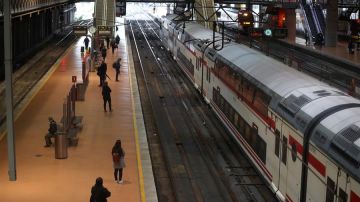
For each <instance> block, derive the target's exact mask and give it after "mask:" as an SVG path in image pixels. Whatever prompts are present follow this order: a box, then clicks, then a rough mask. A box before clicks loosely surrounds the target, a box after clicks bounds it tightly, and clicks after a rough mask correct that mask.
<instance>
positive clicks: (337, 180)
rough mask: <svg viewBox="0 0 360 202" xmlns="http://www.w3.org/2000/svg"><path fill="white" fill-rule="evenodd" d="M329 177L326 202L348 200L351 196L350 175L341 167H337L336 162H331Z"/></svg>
mask: <svg viewBox="0 0 360 202" xmlns="http://www.w3.org/2000/svg"><path fill="white" fill-rule="evenodd" d="M327 174H328V176H327V178H326V182H325V183H326V185H325V187H326V191H325V192H324V194H322V195H323V196H325V197H324V198H325V201H326V202H330V201H331V202H333V201H336V202H347V201H348V200H349V196H350V189H351V186H350V176H349V175H348V174H347V173H346V172H345V171H344V170H342V169H341V168H340V167H336V166H335V165H334V164H332V163H329V164H328V165H327Z"/></svg>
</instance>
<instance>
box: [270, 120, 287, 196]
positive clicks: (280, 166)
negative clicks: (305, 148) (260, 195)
mask: <svg viewBox="0 0 360 202" xmlns="http://www.w3.org/2000/svg"><path fill="white" fill-rule="evenodd" d="M286 128H287V127H286V125H285V124H284V123H283V121H282V120H281V119H278V118H277V117H275V132H274V134H275V145H274V150H275V151H274V152H275V154H274V155H272V156H273V159H274V160H273V161H272V163H273V165H272V167H273V169H272V171H273V173H272V174H273V184H272V186H273V188H274V189H275V191H276V192H277V195H278V196H279V197H281V198H284V196H285V193H286V177H287V167H286V163H287V142H288V138H287V137H286V136H285V135H284V134H286V131H287V129H286Z"/></svg>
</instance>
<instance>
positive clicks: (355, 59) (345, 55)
mask: <svg viewBox="0 0 360 202" xmlns="http://www.w3.org/2000/svg"><path fill="white" fill-rule="evenodd" d="M282 41H285V42H286V43H289V44H292V45H294V44H297V45H300V46H302V47H303V48H305V49H308V50H313V51H314V52H315V53H320V54H324V55H326V56H328V57H333V58H334V59H336V60H342V61H347V62H349V63H353V64H354V65H360V50H357V46H356V44H355V49H354V53H353V54H351V53H349V50H348V44H347V43H346V42H341V41H339V42H338V43H337V45H336V47H326V46H321V47H319V46H314V45H313V44H311V45H306V43H305V39H303V38H299V37H296V40H295V42H289V41H288V40H282Z"/></svg>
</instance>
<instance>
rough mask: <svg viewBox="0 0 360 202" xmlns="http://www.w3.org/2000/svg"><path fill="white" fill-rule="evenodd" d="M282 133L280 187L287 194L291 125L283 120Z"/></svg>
mask: <svg viewBox="0 0 360 202" xmlns="http://www.w3.org/2000/svg"><path fill="white" fill-rule="evenodd" d="M280 132H281V135H280V144H279V146H280V148H279V149H280V153H279V158H280V171H279V173H280V175H279V179H280V180H279V189H280V192H281V193H282V194H283V195H285V193H286V188H287V185H286V181H287V179H286V178H287V163H288V162H287V159H288V158H287V156H288V148H287V145H288V136H287V134H289V133H290V132H289V127H288V126H287V125H286V124H284V123H283V122H282V124H281V131H280Z"/></svg>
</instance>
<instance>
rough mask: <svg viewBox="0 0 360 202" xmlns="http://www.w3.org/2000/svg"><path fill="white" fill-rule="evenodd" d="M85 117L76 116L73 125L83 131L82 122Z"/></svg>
mask: <svg viewBox="0 0 360 202" xmlns="http://www.w3.org/2000/svg"><path fill="white" fill-rule="evenodd" d="M83 118H84V117H83V116H74V117H73V120H72V122H71V123H72V125H73V127H74V128H78V129H79V130H81V129H82V120H83Z"/></svg>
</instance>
